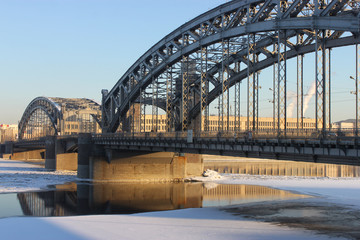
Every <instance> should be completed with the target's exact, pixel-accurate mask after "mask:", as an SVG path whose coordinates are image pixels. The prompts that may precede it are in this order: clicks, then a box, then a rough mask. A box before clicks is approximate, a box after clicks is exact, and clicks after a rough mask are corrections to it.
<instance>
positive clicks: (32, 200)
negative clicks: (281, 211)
mask: <svg viewBox="0 0 360 240" xmlns="http://www.w3.org/2000/svg"><path fill="white" fill-rule="evenodd" d="M57 188H59V187H57ZM68 188H69V189H67V190H59V189H58V190H57V191H48V192H33V193H18V194H17V196H18V199H19V201H20V205H21V208H22V210H23V213H24V215H27V216H71V215H87V214H130V213H139V212H149V211H164V210H175V209H182V208H201V207H209V206H228V205H233V204H241V203H246V202H257V201H268V200H287V199H296V198H306V197H309V196H307V195H301V194H295V193H291V192H288V191H283V190H278V189H272V188H267V187H263V186H252V185H217V184H202V183H138V184H136V183H121V184H118V183H113V184H94V185H76V184H73V185H69V186H68Z"/></svg>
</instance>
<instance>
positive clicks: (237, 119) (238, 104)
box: [234, 62, 241, 131]
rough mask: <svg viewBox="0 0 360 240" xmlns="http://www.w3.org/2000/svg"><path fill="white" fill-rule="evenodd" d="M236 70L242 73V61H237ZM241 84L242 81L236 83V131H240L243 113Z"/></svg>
mask: <svg viewBox="0 0 360 240" xmlns="http://www.w3.org/2000/svg"><path fill="white" fill-rule="evenodd" d="M235 71H236V73H237V74H238V73H240V62H237V63H235ZM240 86H241V82H240V81H239V82H237V83H236V84H235V123H234V130H235V131H240V130H241V121H240V119H241V118H240V117H241V113H240V110H241V108H240V104H241V102H240V90H241V89H240Z"/></svg>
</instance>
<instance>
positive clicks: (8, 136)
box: [0, 124, 18, 143]
mask: <svg viewBox="0 0 360 240" xmlns="http://www.w3.org/2000/svg"><path fill="white" fill-rule="evenodd" d="M17 138H18V125H17V124H0V143H5V142H6V141H15V140H16V139H17Z"/></svg>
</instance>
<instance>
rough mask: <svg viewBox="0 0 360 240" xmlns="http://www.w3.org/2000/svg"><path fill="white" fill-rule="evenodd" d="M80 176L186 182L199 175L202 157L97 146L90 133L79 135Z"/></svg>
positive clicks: (99, 178)
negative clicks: (185, 180) (189, 178)
mask: <svg viewBox="0 0 360 240" xmlns="http://www.w3.org/2000/svg"><path fill="white" fill-rule="evenodd" d="M78 146H79V150H78V177H79V178H82V179H91V180H94V181H144V180H145V181H183V180H184V179H185V178H187V177H192V176H200V175H201V174H202V172H203V160H202V156H201V155H197V154H184V155H183V156H179V154H176V153H173V152H148V151H131V150H121V149H111V148H109V147H106V146H103V145H96V144H94V143H93V141H92V140H91V135H90V134H88V135H86V134H83V135H80V136H79V142H78Z"/></svg>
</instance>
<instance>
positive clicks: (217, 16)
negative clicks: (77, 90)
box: [102, 0, 360, 132]
mask: <svg viewBox="0 0 360 240" xmlns="http://www.w3.org/2000/svg"><path fill="white" fill-rule="evenodd" d="M359 27H360V25H359V3H358V2H357V1H350V0H349V1H339V0H333V1H328V3H325V1H321V0H315V1H309V0H307V1H299V0H294V1H283V0H277V1H276V0H275V1H274V0H262V1H261V0H260V1H259V0H250V1H240V0H235V1H231V2H229V3H226V4H223V5H221V6H219V7H217V8H215V9H213V10H210V11H208V12H206V13H204V14H202V15H200V16H198V17H197V18H195V19H193V20H191V21H189V22H187V23H185V24H184V25H182V26H181V27H179V28H178V29H176V30H175V31H173V32H172V33H170V34H169V35H167V36H166V37H164V38H163V39H162V40H160V41H159V42H158V43H157V44H155V45H154V46H153V47H152V48H151V49H149V50H148V51H147V52H146V53H145V54H144V55H143V56H141V57H140V58H139V59H138V60H137V61H136V62H135V63H134V64H133V65H132V66H131V67H130V68H129V69H128V71H127V72H126V73H125V74H124V75H123V76H122V77H121V78H120V80H119V81H118V82H117V83H116V84H115V86H114V87H113V88H112V90H111V91H110V92H107V91H103V101H102V106H103V114H102V124H103V131H104V132H115V131H116V130H117V129H118V127H119V125H121V124H122V125H123V126H122V127H123V129H122V130H130V129H129V128H127V129H126V128H124V122H125V120H126V119H127V114H128V115H129V112H131V110H130V108H133V113H134V112H135V109H134V103H135V102H139V103H140V107H139V108H140V109H138V112H139V113H140V117H139V118H142V116H141V114H143V115H145V111H143V109H141V104H142V103H144V102H145V101H143V100H144V99H146V97H147V96H146V93H144V92H145V89H149V87H150V89H152V94H153V98H154V95H156V99H153V104H152V105H156V104H154V103H155V102H156V101H158V98H159V96H160V98H161V100H162V102H163V103H165V104H166V107H165V112H166V115H167V120H166V121H167V130H168V131H170V130H171V129H172V130H186V129H187V128H188V127H189V125H190V123H191V121H192V119H195V118H196V117H197V116H198V115H201V117H202V116H203V115H206V113H205V112H206V108H208V106H209V104H210V103H211V102H212V101H214V99H215V98H216V97H222V99H221V101H223V102H225V103H226V101H227V99H226V98H228V97H227V96H226V94H227V90H228V89H229V88H230V87H231V86H233V85H235V84H236V83H238V82H240V81H242V80H243V79H245V78H247V79H250V80H251V79H254V81H253V82H252V85H251V88H252V89H250V91H252V95H254V94H256V91H255V89H256V87H257V86H256V83H255V77H254V75H255V74H254V73H256V71H259V70H262V69H264V68H266V67H269V66H271V65H274V64H277V65H280V67H278V66H277V67H278V68H279V70H281V71H283V69H282V68H284V67H285V66H286V60H287V59H289V58H293V57H297V56H299V55H303V54H306V53H310V52H315V53H316V54H319V55H321V54H326V53H325V50H326V49H330V48H333V47H339V46H346V45H355V44H357V43H359V38H358V35H359ZM297 39H301V41H298V40H297ZM272 47H274V49H272ZM239 64H242V65H245V68H244V69H242V70H241V69H239V68H238V65H239ZM285 68H286V67H285ZM285 71H286V70H285ZM281 74H283V75H281ZM284 75H285V79H281V78H284ZM324 76H325V75H322V76H321V77H320V78H323V77H324ZM278 77H279V79H280V80H279V79H278V83H279V84H284V82H286V73H285V72H281V73H280V74H279V76H278ZM324 81H325V79H319V83H321V84H322V85H321V84H319V86H320V87H319V89H317V94H318V97H321V98H322V97H323V95H324V94H323V92H324V91H325V89H324V86H325V84H323V82H324ZM209 84H211V85H212V86H211V87H210V88H209ZM159 86H160V87H159ZM282 87H284V86H282ZM159 88H160V89H161V91H162V94H159V93H158V91H159ZM285 88H286V87H285ZM154 93H156V94H154ZM284 94H286V92H285V93H284V92H281V93H279V96H278V98H282V99H286V95H285V98H284ZM224 98H225V101H224ZM321 104H322V105H323V107H322V108H324V104H325V103H324V102H320V103H319V105H321ZM157 105H159V104H157ZM251 105H252V106H251V108H252V109H253V110H252V113H251V115H252V116H250V117H254V118H255V117H256V116H255V115H256V114H255V108H256V106H255V105H256V103H255V102H252V103H251ZM222 108H223V109H222V114H224V112H228V109H226V106H225V107H224V106H222ZM277 108H278V112H280V114H279V119H280V118H285V121H286V110H284V108H286V101H285V103H284V102H280V103H279V104H278V106H277ZM200 109H201V110H200ZM324 111H325V109H324ZM152 113H154V111H153V112H152ZM319 114H320V115H325V113H324V112H323V113H320V112H319ZM318 118H319V121H320V120H321V121H322V124H323V126H326V124H325V123H324V120H323V119H324V116H319V117H318ZM321 118H323V119H321ZM141 122H142V121H139V123H140V124H141ZM200 122H203V120H201V121H200ZM131 124H133V125H134V122H133V123H130V125H131ZM285 126H286V124H285ZM130 128H131V127H130ZM200 128H201V127H200ZM133 129H134V128H133ZM140 129H141V128H140Z"/></svg>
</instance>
